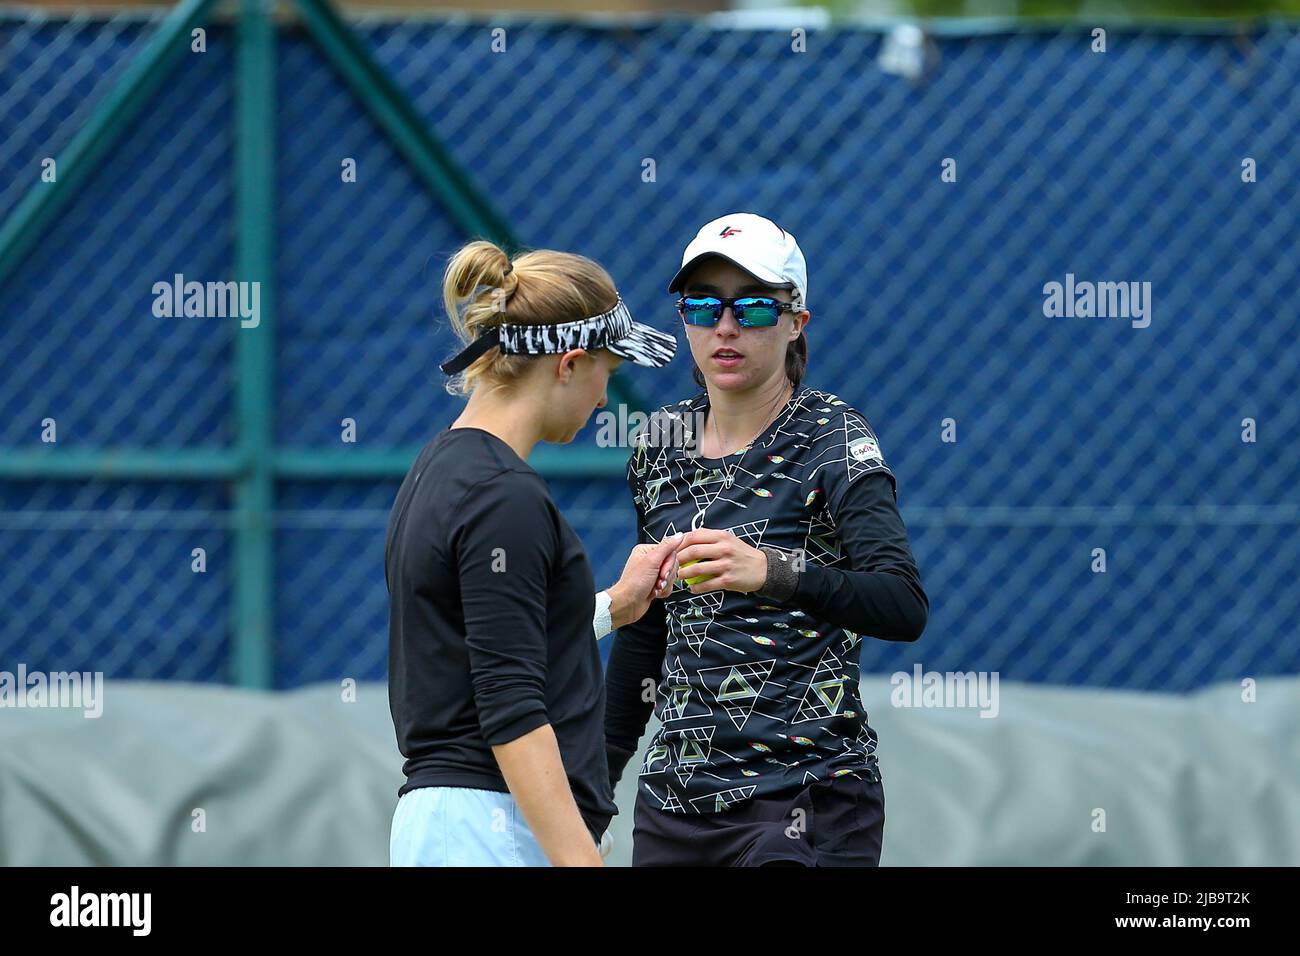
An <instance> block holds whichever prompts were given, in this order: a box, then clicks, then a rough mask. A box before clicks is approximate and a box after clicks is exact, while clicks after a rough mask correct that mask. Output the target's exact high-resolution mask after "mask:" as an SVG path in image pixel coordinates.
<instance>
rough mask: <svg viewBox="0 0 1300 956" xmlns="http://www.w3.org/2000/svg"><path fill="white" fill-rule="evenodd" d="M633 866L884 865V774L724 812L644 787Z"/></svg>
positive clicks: (769, 798) (836, 782)
mask: <svg viewBox="0 0 1300 956" xmlns="http://www.w3.org/2000/svg"><path fill="white" fill-rule="evenodd" d="M632 820H633V822H632V865H633V866H768V865H776V864H786V865H793V866H879V865H880V844H881V839H882V838H883V836H884V832H885V789H884V784H883V783H882V782H880V781H875V782H872V781H869V780H859V779H858V778H856V777H838V778H836V779H834V780H823V781H821V782H819V783H814V784H810V785H809V786H807V787H805V788H804V789H802V790H796V791H788V792H785V793H778V794H769V795H766V796H760V797H754V798H753V799H750V800H746V801H744V802H743V803H739V804H737V805H736V806H735V807H733V808H732V809H730V810H723V811H721V812H719V813H670V812H667V811H664V810H659V809H656V808H654V807H652V806H651V805H650V802H649V801H648V800H647V798H646V796H645V794H643V793H640V792H638V793H637V798H636V808H635V809H634V811H633V814H632Z"/></svg>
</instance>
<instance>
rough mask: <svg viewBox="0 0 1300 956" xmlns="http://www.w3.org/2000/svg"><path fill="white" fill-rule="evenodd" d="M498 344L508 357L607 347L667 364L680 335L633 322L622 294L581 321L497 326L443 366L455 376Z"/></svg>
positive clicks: (639, 360) (650, 363)
mask: <svg viewBox="0 0 1300 956" xmlns="http://www.w3.org/2000/svg"><path fill="white" fill-rule="evenodd" d="M494 347H499V348H500V349H501V351H502V352H503V353H504V354H506V355H560V354H563V353H565V352H568V351H570V350H572V349H587V350H591V349H608V350H609V351H611V352H613V353H614V354H615V355H617V356H620V357H621V358H625V359H627V360H628V361H630V362H634V363H635V364H637V365H644V366H647V367H649V368H662V367H663V366H665V365H667V364H668V362H669V361H671V359H672V357H673V355H674V354H675V353H676V351H677V339H676V338H674V337H673V336H671V335H668V334H667V333H665V332H659V331H657V330H655V329H652V328H650V326H648V325H643V324H641V323H640V322H634V321H633V320H632V313H631V312H629V311H628V308H627V305H626V304H625V303H624V302H623V297H622V296H619V297H618V301H617V302H615V303H614V307H613V308H611V309H609V310H608V311H605V312H602V313H600V315H593V316H590V317H589V318H585V319H578V320H577V321H576V322H561V323H559V324H556V325H518V324H515V323H512V322H502V323H500V324H498V325H494V326H492V328H490V329H488V330H487V331H486V332H484V333H483V334H482V335H480V336H479V337H478V338H477V339H475V340H474V341H473V342H471V343H470V344H469V345H467V346H466V347H465V348H464V349H463V350H462V351H461V352H460V354H458V355H457V356H455V357H454V358H452V359H449V360H448V361H446V362H443V363H442V365H441V366H440V367H441V369H442V370H443V372H444V373H445V374H447V375H455V374H456V373H457V372H460V371H463V370H465V369H466V368H468V367H469V366H470V365H472V364H474V362H475V360H476V359H478V358H479V356H481V355H483V354H484V353H485V352H487V351H488V349H491V348H494Z"/></svg>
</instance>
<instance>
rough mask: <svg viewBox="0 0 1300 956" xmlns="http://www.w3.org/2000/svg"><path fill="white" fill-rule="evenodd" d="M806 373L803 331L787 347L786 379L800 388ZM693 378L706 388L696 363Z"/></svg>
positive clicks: (805, 337)
mask: <svg viewBox="0 0 1300 956" xmlns="http://www.w3.org/2000/svg"><path fill="white" fill-rule="evenodd" d="M806 371H808V336H806V335H805V334H804V333H803V332H802V331H801V332H800V333H799V337H798V338H797V339H795V340H794V341H793V342H791V343H790V344H789V345H787V346H786V349H785V377H786V378H788V379H789V380H790V383H791V384H792V385H793V386H794V387H795V388H798V387H799V386H800V385H801V384H802V383H803V376H804V373H805V372H806ZM691 378H693V379H695V384H696V385H698V386H699V387H700V388H704V387H705V381H704V373H703V372H701V371H700V367H699V366H698V365H696V364H695V363H694V362H692V363H691Z"/></svg>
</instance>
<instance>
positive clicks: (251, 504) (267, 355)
mask: <svg viewBox="0 0 1300 956" xmlns="http://www.w3.org/2000/svg"><path fill="white" fill-rule="evenodd" d="M269 2H270V0H240V9H239V27H238V47H237V52H236V61H235V72H236V81H235V82H236V88H235V107H236V117H237V119H236V123H237V131H236V170H235V194H236V200H235V201H236V208H237V230H238V231H237V237H236V241H235V246H236V252H235V260H236V270H237V272H238V278H239V279H240V280H241V281H246V282H257V283H259V284H260V296H259V299H258V303H259V312H260V314H259V315H258V316H257V323H256V325H250V326H248V327H244V326H243V324H242V322H241V323H239V324H237V325H235V326H234V327H233V328H234V335H235V353H236V362H237V368H236V376H235V378H236V382H237V386H236V387H237V393H236V417H237V420H238V427H239V448H240V452H241V457H242V463H243V472H242V474H241V475H240V478H239V481H238V482H237V484H236V487H235V512H236V514H235V518H236V523H235V527H236V531H235V536H236V546H235V552H236V560H235V581H234V585H235V619H234V622H233V623H234V643H233V648H234V659H233V661H232V665H233V666H232V670H233V674H232V676H233V678H234V680H235V683H237V684H239V685H240V686H243V687H270V686H271V684H272V679H273V663H274V647H273V644H272V636H273V634H274V623H275V622H274V603H273V597H272V596H273V593H274V592H273V587H272V585H273V580H274V577H273V575H274V565H273V560H272V558H273V554H272V544H273V542H272V531H273V529H272V526H271V522H272V519H273V516H274V495H275V474H274V472H273V470H272V469H273V448H272V443H273V440H274V436H273V431H274V424H275V416H274V401H275V387H274V371H275V354H274V346H275V339H274V331H275V281H274V280H275V189H274V183H275V175H276V171H275V102H276V98H275V43H276V37H275V26H274V24H273V23H272V22H271V17H270V15H269V12H268V10H267V4H268V3H269Z"/></svg>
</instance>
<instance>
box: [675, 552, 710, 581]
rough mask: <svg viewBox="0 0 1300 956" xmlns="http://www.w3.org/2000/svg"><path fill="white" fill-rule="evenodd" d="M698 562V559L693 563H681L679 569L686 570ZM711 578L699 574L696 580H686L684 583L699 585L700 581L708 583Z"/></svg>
mask: <svg viewBox="0 0 1300 956" xmlns="http://www.w3.org/2000/svg"><path fill="white" fill-rule="evenodd" d="M699 560H700V559H699V558H696V559H695V560H694V561H683V562H682V564H681V567H683V568H688V567H690V566H691V565H692V564H697V563H698V562H699ZM712 577H713V575H711V574H701V575H700V576H699V577H697V578H686V579H685V581H686V583H687V584H699V583H700V582H701V581H708V580H709V579H710V578H712Z"/></svg>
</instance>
